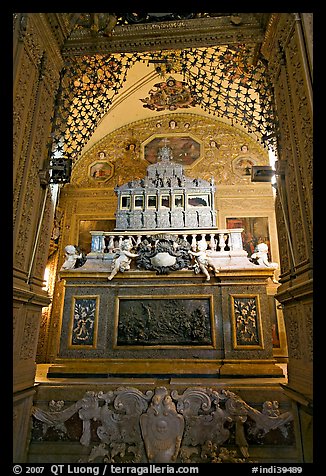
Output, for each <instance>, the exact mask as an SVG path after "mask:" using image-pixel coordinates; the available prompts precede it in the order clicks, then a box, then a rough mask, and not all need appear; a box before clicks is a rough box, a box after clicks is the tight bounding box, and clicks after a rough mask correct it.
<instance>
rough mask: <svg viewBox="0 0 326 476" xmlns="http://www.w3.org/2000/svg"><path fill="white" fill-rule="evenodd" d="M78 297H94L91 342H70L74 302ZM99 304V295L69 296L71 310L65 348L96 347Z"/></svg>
mask: <svg viewBox="0 0 326 476" xmlns="http://www.w3.org/2000/svg"><path fill="white" fill-rule="evenodd" d="M80 299H95V301H96V304H95V318H94V330H93V344H91V345H89V344H85V345H83V344H73V343H72V335H73V328H74V315H75V314H74V310H75V303H76V301H77V300H80ZM99 304H100V296H99V295H88V294H86V295H79V294H77V295H73V296H72V297H71V310H70V323H69V331H68V344H67V349H96V348H97V330H98V321H99V319H98V318H99Z"/></svg>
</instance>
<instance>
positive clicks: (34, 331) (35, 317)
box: [19, 308, 41, 363]
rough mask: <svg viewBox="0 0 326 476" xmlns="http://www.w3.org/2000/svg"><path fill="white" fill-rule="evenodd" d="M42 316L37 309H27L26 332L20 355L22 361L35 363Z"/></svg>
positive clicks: (24, 332)
mask: <svg viewBox="0 0 326 476" xmlns="http://www.w3.org/2000/svg"><path fill="white" fill-rule="evenodd" d="M40 314H41V313H40V311H39V310H38V309H36V308H30V309H29V308H27V309H26V317H25V323H24V331H23V337H22V341H21V346H20V353H19V357H20V359H21V360H32V361H33V363H34V360H35V353H36V346H37V339H38V333H39V327H40Z"/></svg>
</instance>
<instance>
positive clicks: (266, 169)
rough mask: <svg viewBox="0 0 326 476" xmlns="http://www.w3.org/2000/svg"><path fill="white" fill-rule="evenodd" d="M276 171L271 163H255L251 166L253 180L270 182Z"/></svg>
mask: <svg viewBox="0 0 326 476" xmlns="http://www.w3.org/2000/svg"><path fill="white" fill-rule="evenodd" d="M275 173H276V172H275V170H274V169H272V167H271V166H270V165H253V166H252V167H251V181H252V182H270V181H271V178H272V177H273V176H274V175H275Z"/></svg>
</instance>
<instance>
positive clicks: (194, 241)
mask: <svg viewBox="0 0 326 476" xmlns="http://www.w3.org/2000/svg"><path fill="white" fill-rule="evenodd" d="M191 236H192V240H191V249H192V251H196V250H197V240H196V237H197V235H191Z"/></svg>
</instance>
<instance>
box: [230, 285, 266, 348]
mask: <svg viewBox="0 0 326 476" xmlns="http://www.w3.org/2000/svg"><path fill="white" fill-rule="evenodd" d="M235 299H255V302H256V310H257V317H256V323H257V334H258V341H259V344H258V345H257V344H253V345H250V344H248V345H243V344H238V341H237V329H236V313H235ZM230 307H231V325H232V341H233V349H234V350H258V349H259V350H263V349H264V340H263V329H262V322H261V311H260V300H259V294H230Z"/></svg>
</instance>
